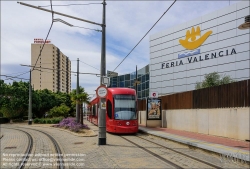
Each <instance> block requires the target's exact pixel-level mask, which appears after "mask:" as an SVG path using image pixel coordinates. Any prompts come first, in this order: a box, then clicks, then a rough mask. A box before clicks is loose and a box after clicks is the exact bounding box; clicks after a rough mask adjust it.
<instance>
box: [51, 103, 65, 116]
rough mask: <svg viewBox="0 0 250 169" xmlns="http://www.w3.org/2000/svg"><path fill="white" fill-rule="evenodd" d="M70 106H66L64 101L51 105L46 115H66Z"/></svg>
mask: <svg viewBox="0 0 250 169" xmlns="http://www.w3.org/2000/svg"><path fill="white" fill-rule="evenodd" d="M69 111H70V108H69V107H68V106H66V105H65V104H64V103H63V104H61V105H60V106H56V107H53V108H52V109H50V110H49V112H48V116H49V117H61V116H63V117H68V115H69Z"/></svg>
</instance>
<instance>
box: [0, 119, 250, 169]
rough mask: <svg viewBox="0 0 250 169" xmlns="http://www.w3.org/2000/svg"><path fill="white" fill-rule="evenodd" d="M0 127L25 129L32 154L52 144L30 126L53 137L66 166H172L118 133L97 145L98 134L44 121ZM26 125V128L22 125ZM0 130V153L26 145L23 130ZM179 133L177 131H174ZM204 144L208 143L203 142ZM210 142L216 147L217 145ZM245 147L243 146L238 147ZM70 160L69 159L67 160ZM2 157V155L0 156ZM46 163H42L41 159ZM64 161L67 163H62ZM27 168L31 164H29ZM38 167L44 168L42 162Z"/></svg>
mask: <svg viewBox="0 0 250 169" xmlns="http://www.w3.org/2000/svg"><path fill="white" fill-rule="evenodd" d="M85 124H87V125H88V126H89V127H90V128H91V129H92V130H93V131H94V132H96V133H98V127H97V126H94V125H93V124H91V123H89V122H88V121H85ZM1 127H13V128H19V129H21V130H25V131H27V132H29V133H30V134H31V135H32V137H33V138H34V146H35V147H34V149H33V150H32V153H34V154H39V153H41V154H52V153H55V152H54V148H53V146H52V144H51V142H50V141H49V140H48V138H47V137H46V136H45V135H43V134H41V133H40V134H39V132H37V131H33V130H31V129H37V130H41V131H44V132H46V133H48V134H50V135H51V136H53V137H54V139H55V140H57V142H58V144H59V146H60V147H61V150H62V154H63V155H64V160H65V167H66V169H73V168H172V167H171V165H169V164H168V163H166V162H164V161H162V160H160V159H159V158H157V157H156V156H154V155H152V154H149V153H148V152H147V151H145V150H144V149H142V148H139V147H136V146H135V145H133V144H132V143H130V142H128V141H126V140H125V139H123V138H122V137H120V136H119V135H114V134H109V133H107V145H102V146H99V145H98V136H93V137H80V136H79V135H76V134H72V133H70V132H67V131H63V130H59V129H56V128H52V127H48V126H46V125H43V126H37V125H27V124H5V125H1ZM25 128H26V129H25ZM140 130H144V132H147V133H150V134H152V135H155V136H160V137H162V138H166V136H167V137H168V138H172V139H173V140H174V139H176V140H178V139H179V140H182V141H183V142H185V141H187V142H188V144H189V145H193V146H194V145H195V144H197V145H200V144H201V143H204V140H202V141H200V140H198V141H197V140H195V142H192V141H193V139H194V138H190V137H191V136H190V137H188V135H186V137H184V136H183V135H182V136H180V134H181V133H182V132H180V131H179V133H178V131H176V133H173V132H174V131H172V133H167V131H165V129H151V128H146V127H143V126H140ZM1 134H3V135H4V136H3V137H2V138H1V142H2V143H3V144H1V153H2V150H3V151H4V152H6V153H23V152H24V151H25V148H26V143H27V136H26V135H25V134H24V133H21V132H18V131H16V130H12V129H3V128H2V129H1ZM177 134H179V135H177ZM141 136H142V137H144V138H146V139H151V140H154V141H156V142H157V143H158V144H161V145H165V146H171V147H172V148H174V149H176V150H180V151H182V152H185V153H191V154H192V155H194V156H197V157H199V158H202V159H203V160H209V161H210V162H211V163H214V164H215V163H216V164H220V165H221V166H222V167H223V168H229V167H230V168H240V166H238V165H235V164H233V163H232V164H231V163H230V164H225V165H224V164H221V162H220V159H219V158H218V156H212V155H210V154H205V153H204V152H198V151H196V150H192V149H190V148H189V147H188V146H185V145H180V144H177V143H174V142H170V141H166V140H165V139H160V138H157V137H154V136H147V135H146V136H145V135H141ZM125 137H126V138H127V139H130V140H133V141H134V142H137V144H141V145H142V146H143V147H144V148H147V149H148V150H150V151H153V152H154V153H155V154H156V155H159V156H161V157H162V158H168V159H170V160H172V161H174V162H175V163H178V164H180V165H181V166H183V168H204V164H201V163H198V162H196V161H193V160H190V159H188V158H186V157H183V156H182V155H179V154H178V153H173V152H171V151H169V150H165V149H162V148H160V147H158V146H155V145H153V144H151V143H148V142H146V141H139V138H136V137H135V135H126V136H125ZM11 145H16V146H17V148H16V149H5V147H6V146H11ZM206 145H208V143H206ZM214 145H215V144H214V143H213V145H212V146H210V145H209V146H210V147H214V148H216V149H218V148H217V147H215V146H214ZM238 149H239V148H238ZM240 150H242V151H246V150H244V149H240ZM71 159H72V160H73V161H70V160H71ZM1 161H3V159H1ZM44 164H46V163H44ZM66 164H68V165H66ZM29 168H32V167H31V166H30V167H29ZM40 168H47V169H49V167H48V166H47V167H45V166H42V167H40Z"/></svg>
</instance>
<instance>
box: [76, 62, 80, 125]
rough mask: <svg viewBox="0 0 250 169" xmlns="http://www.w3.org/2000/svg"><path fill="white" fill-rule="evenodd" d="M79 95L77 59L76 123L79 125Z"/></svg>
mask: <svg viewBox="0 0 250 169" xmlns="http://www.w3.org/2000/svg"><path fill="white" fill-rule="evenodd" d="M78 95H79V58H77V78H76V97H77V99H76V122H77V123H79V115H80V113H79V103H78V102H79V101H78Z"/></svg>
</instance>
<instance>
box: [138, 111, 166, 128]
mask: <svg viewBox="0 0 250 169" xmlns="http://www.w3.org/2000/svg"><path fill="white" fill-rule="evenodd" d="M138 123H139V124H140V125H143V126H147V127H161V126H162V121H161V120H147V114H146V111H139V113H138Z"/></svg>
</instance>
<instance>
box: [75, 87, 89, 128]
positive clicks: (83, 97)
mask: <svg viewBox="0 0 250 169" xmlns="http://www.w3.org/2000/svg"><path fill="white" fill-rule="evenodd" d="M71 100H72V101H73V104H75V105H77V106H79V109H80V114H78V116H77V117H79V118H80V120H79V119H76V121H77V122H78V123H79V121H80V123H81V124H83V109H82V106H83V103H87V104H88V103H89V95H88V94H87V93H86V92H85V91H84V88H83V87H81V86H79V94H78V95H77V94H76V89H73V90H72V92H71Z"/></svg>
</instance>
